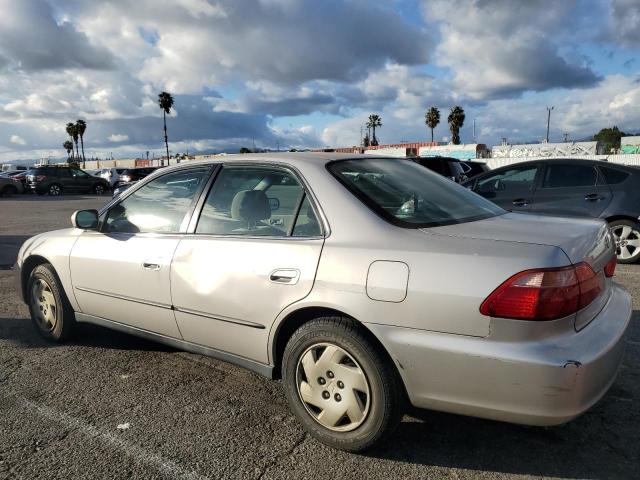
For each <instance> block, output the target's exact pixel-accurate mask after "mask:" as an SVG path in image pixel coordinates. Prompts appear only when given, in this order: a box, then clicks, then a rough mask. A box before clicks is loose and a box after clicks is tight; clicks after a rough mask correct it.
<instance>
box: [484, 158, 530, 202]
mask: <svg viewBox="0 0 640 480" xmlns="http://www.w3.org/2000/svg"><path fill="white" fill-rule="evenodd" d="M537 173H538V165H537V164H533V165H531V164H529V165H521V166H517V165H516V166H513V167H510V168H505V169H503V170H498V171H496V172H493V173H492V174H490V175H487V176H483V177H481V178H478V179H477V180H476V181H475V182H474V183H473V191H474V192H476V193H477V194H479V195H482V196H483V197H484V198H486V199H487V200H491V201H492V202H493V203H495V204H497V205H499V206H501V207H502V208H504V209H505V210H511V211H514V212H528V211H529V210H531V204H532V202H533V195H534V192H535V185H536V182H535V181H536V175H537Z"/></svg>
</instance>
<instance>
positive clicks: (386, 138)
mask: <svg viewBox="0 0 640 480" xmlns="http://www.w3.org/2000/svg"><path fill="white" fill-rule="evenodd" d="M0 11H2V12H3V14H2V15H1V16H0V162H7V161H12V160H17V159H39V158H45V157H48V156H51V157H62V156H65V152H64V150H63V149H62V143H63V142H64V141H65V140H67V139H68V137H67V134H66V132H65V124H66V123H67V122H70V121H75V120H77V119H79V118H81V119H84V120H85V121H86V122H87V125H88V127H87V131H86V133H85V138H84V143H85V151H86V154H87V156H100V157H103V158H104V157H105V156H110V155H113V156H114V157H115V158H125V157H132V156H133V157H136V156H138V157H139V156H143V155H145V152H146V151H149V152H150V155H152V156H153V155H157V156H159V155H162V152H163V131H162V111H161V110H160V108H159V107H158V105H157V96H158V93H160V92H161V91H163V90H165V91H168V92H170V93H171V94H172V95H173V96H174V98H175V108H174V110H173V112H172V113H171V115H170V117H169V118H168V120H167V126H168V131H169V142H170V145H169V148H170V151H171V152H172V154H175V153H184V152H186V151H189V152H190V153H191V152H212V151H221V150H226V151H233V150H235V149H238V148H240V147H241V146H247V147H249V148H252V147H253V145H255V146H256V147H258V148H270V149H276V148H278V147H279V148H281V149H289V148H317V147H325V146H351V145H357V144H359V143H360V134H361V128H362V126H363V124H364V123H365V121H366V119H367V117H368V115H369V114H371V113H376V114H379V115H380V116H381V117H382V127H381V128H379V129H378V131H377V134H378V137H379V141H380V142H381V143H397V142H402V141H425V140H429V139H430V133H429V132H428V130H427V128H426V126H425V123H424V114H425V111H426V110H427V109H428V108H429V107H431V106H435V107H437V108H439V109H440V112H441V117H442V120H441V123H440V125H439V126H438V127H437V128H436V129H435V139H436V140H437V141H444V142H446V141H448V140H449V138H450V133H449V131H448V126H447V122H446V117H447V115H448V112H449V110H450V109H451V108H452V107H453V106H455V105H459V106H461V107H462V108H464V110H465V112H466V122H465V124H464V126H463V128H462V130H461V132H460V133H461V139H462V142H464V143H472V142H473V141H474V139H473V123H474V120H475V125H476V140H477V141H478V142H480V143H486V144H488V145H494V144H498V143H500V141H501V139H502V138H503V137H506V138H507V139H508V142H509V143H519V142H531V141H532V142H537V141H541V140H542V139H543V138H544V136H545V131H546V120H547V110H546V107H547V106H553V107H554V109H553V111H552V115H551V128H550V141H552V142H553V141H560V140H561V139H562V138H563V136H564V134H567V135H568V138H569V139H570V140H581V139H587V138H590V137H591V136H592V135H593V134H594V133H596V132H597V131H599V130H600V129H601V128H603V127H610V126H613V125H617V126H618V127H619V128H620V129H621V130H623V131H628V132H634V133H635V132H640V55H639V54H640V0H562V1H557V0H322V1H317V0H314V1H311V0H167V1H165V2H158V1H157V0H135V1H133V0H130V1H126V0H110V1H104V0H95V1H92V0H0Z"/></svg>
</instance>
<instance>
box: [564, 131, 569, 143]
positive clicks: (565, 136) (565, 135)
mask: <svg viewBox="0 0 640 480" xmlns="http://www.w3.org/2000/svg"><path fill="white" fill-rule="evenodd" d="M563 136H564V143H567V142H568V141H569V134H568V133H567V132H565V133H563Z"/></svg>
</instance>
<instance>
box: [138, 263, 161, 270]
mask: <svg viewBox="0 0 640 480" xmlns="http://www.w3.org/2000/svg"><path fill="white" fill-rule="evenodd" d="M142 268H144V269H146V270H154V271H157V270H160V265H159V264H157V263H150V262H144V263H143V264H142Z"/></svg>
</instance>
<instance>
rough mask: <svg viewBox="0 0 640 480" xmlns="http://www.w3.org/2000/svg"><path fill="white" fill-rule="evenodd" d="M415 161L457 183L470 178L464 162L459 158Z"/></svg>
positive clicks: (420, 158) (435, 158)
mask: <svg viewBox="0 0 640 480" xmlns="http://www.w3.org/2000/svg"><path fill="white" fill-rule="evenodd" d="M413 161H414V162H416V163H419V164H420V165H422V166H423V167H427V168H428V169H429V170H431V171H433V172H436V173H439V174H440V175H442V176H443V177H447V178H449V179H451V180H453V181H454V182H457V183H462V182H464V181H465V180H466V179H467V178H468V177H467V174H466V173H465V168H464V167H463V166H462V165H461V163H462V162H461V161H460V160H458V159H457V158H451V157H415V158H413Z"/></svg>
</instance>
